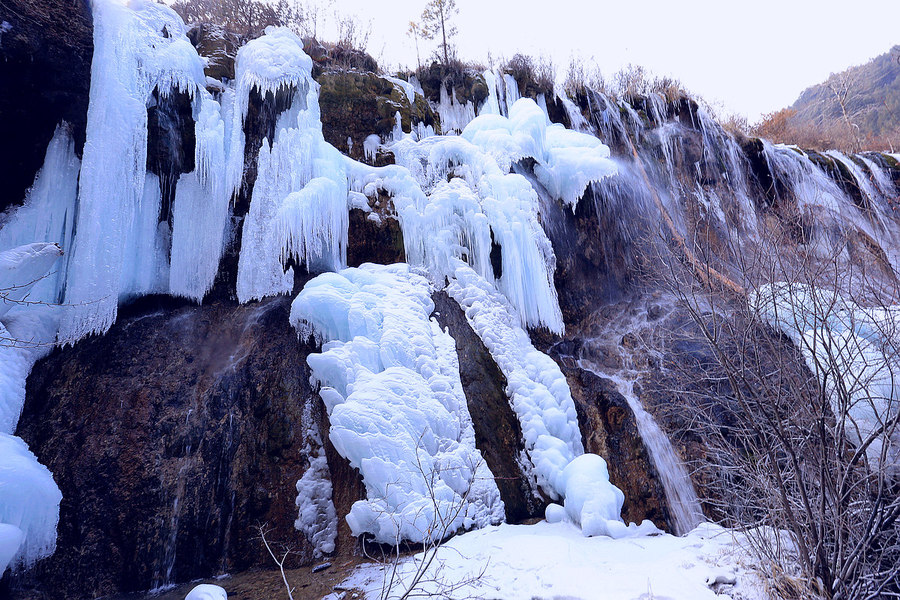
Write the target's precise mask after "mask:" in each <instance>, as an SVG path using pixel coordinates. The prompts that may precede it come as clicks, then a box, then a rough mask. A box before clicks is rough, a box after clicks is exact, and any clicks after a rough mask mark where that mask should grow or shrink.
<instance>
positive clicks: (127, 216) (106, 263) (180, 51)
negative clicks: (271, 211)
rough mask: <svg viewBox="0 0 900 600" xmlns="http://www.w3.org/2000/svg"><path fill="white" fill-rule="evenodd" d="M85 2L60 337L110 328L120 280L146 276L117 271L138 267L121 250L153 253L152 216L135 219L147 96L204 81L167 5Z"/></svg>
mask: <svg viewBox="0 0 900 600" xmlns="http://www.w3.org/2000/svg"><path fill="white" fill-rule="evenodd" d="M92 7H93V14H94V57H93V62H92V65H91V93H90V104H89V106H88V125H87V141H86V142H85V148H84V160H83V164H82V167H81V177H80V182H79V192H78V197H79V205H78V218H77V222H76V225H75V228H76V231H77V232H78V233H77V236H76V238H75V240H74V245H73V247H72V250H71V251H72V256H71V259H70V263H69V272H68V279H67V285H66V296H65V300H66V304H67V309H66V310H65V312H64V315H63V319H62V323H61V325H60V337H61V339H63V340H70V341H74V340H77V339H79V338H81V337H83V336H84V335H86V334H89V333H93V332H103V331H106V330H107V329H108V328H109V326H110V325H111V324H112V323H113V321H114V320H115V318H116V310H117V304H118V301H119V296H120V293H121V292H122V291H123V290H122V289H121V287H120V286H121V283H122V282H123V281H125V282H128V283H129V284H134V283H135V282H142V281H143V282H146V281H151V280H152V279H153V275H154V273H151V274H147V276H146V277H143V275H144V274H141V276H138V275H136V274H132V273H126V272H125V269H126V266H128V267H134V266H137V265H134V264H131V265H127V261H126V256H125V252H126V251H128V252H130V253H131V254H132V256H134V255H143V254H144V253H150V254H151V255H153V256H156V253H155V249H154V247H153V245H154V244H156V243H157V242H158V241H159V239H158V237H157V236H156V235H155V234H154V233H155V232H150V231H149V227H150V225H151V224H148V223H138V224H136V223H135V220H136V218H137V217H138V215H142V216H143V215H144V212H145V211H143V210H142V204H143V201H144V199H145V198H146V197H147V193H145V184H146V179H147V178H146V163H147V160H146V155H147V135H148V134H147V105H148V103H149V102H150V101H151V99H152V96H153V92H154V90H156V91H157V93H158V94H159V95H160V96H163V97H165V96H167V95H169V94H171V93H173V92H175V91H182V92H186V93H188V94H191V95H194V94H196V92H197V90H198V89H199V88H201V87H204V84H205V82H206V77H205V75H204V74H203V62H202V61H201V60H200V57H199V56H198V55H197V52H196V51H195V50H194V47H193V46H192V45H191V43H190V41H188V39H187V36H186V35H185V34H186V28H185V26H184V23H183V22H182V21H181V19H180V18H179V17H178V15H177V14H175V12H174V11H173V10H172V9H170V8H168V7H167V6H164V5H161V4H156V3H154V2H134V3H132V4H131V5H129V6H126V5H124V4H120V3H118V2H115V1H112V0H98V1H96V2H93V3H92ZM153 221H155V218H154V219H153ZM152 225H155V223H152ZM148 232H149V234H148ZM145 234H148V235H145ZM134 235H137V238H138V239H140V240H141V241H142V242H144V243H146V244H148V245H149V246H148V247H144V248H130V247H129V248H127V247H126V246H125V243H126V240H128V239H129V237H130V236H134ZM140 266H142V267H148V265H147V264H146V263H143V264H140ZM167 267H168V265H166V268H167ZM158 268H161V265H158V264H153V265H149V269H150V270H152V271H155V272H158Z"/></svg>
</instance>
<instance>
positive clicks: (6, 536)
mask: <svg viewBox="0 0 900 600" xmlns="http://www.w3.org/2000/svg"><path fill="white" fill-rule="evenodd" d="M61 499H62V494H60V492H59V488H57V487H56V483H54V481H53V477H52V476H51V475H50V471H48V470H47V467H45V466H43V465H41V464H39V463H38V461H37V459H36V458H35V456H34V454H32V453H31V452H30V451H29V450H28V446H26V445H25V442H23V441H22V440H21V439H19V438H17V437H15V436H12V435H7V434H6V433H0V524H6V525H11V526H13V527H16V528H18V529H19V530H20V531H21V533H22V534H23V537H24V539H23V540H22V541H21V542H20V546H19V548H18V551H17V553H16V554H14V557H13V559H12V566H13V568H17V567H18V566H24V567H26V568H27V567H30V566H31V565H32V564H34V562H35V561H37V560H38V559H40V558H43V557H45V556H49V555H50V554H52V553H53V550H54V549H55V548H56V523H57V522H58V521H59V502H60V500H61ZM4 531H5V533H4ZM12 533H14V532H12ZM0 535H3V537H2V538H0V545H5V547H6V549H7V550H8V549H9V547H10V546H11V545H12V542H11V539H12V537H13V536H12V534H11V530H10V529H9V528H8V527H7V528H4V529H3V530H0ZM3 550H4V548H2V547H0V553H3Z"/></svg>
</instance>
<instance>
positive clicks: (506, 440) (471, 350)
mask: <svg viewBox="0 0 900 600" xmlns="http://www.w3.org/2000/svg"><path fill="white" fill-rule="evenodd" d="M432 299H433V300H434V307H435V315H434V316H435V318H436V319H437V321H438V323H440V325H441V327H445V328H447V329H448V331H449V332H450V335H451V336H453V339H454V340H456V352H457V354H458V355H459V375H460V380H461V381H462V386H463V391H464V392H465V394H466V401H467V402H468V405H469V414H470V415H471V416H472V425H473V426H474V428H475V445H476V447H477V448H478V449H479V450H480V451H481V455H482V456H483V457H484V460H485V462H486V463H487V465H488V467H489V468H490V469H491V473H493V474H494V477H495V478H496V482H497V488H498V489H499V490H500V497H501V498H502V499H503V504H504V505H505V508H506V519H507V521H509V522H510V523H519V522H522V521H524V520H525V519H528V518H530V517H542V516H543V512H544V508H545V507H546V500H545V499H543V498H542V497H541V494H540V492H539V491H538V490H537V488H536V486H535V485H534V483H533V482H532V481H531V480H530V479H529V478H528V477H527V475H526V474H525V473H523V471H522V466H521V462H520V461H521V460H522V458H521V457H524V451H525V445H524V443H523V441H522V429H521V427H520V426H519V421H518V419H517V418H516V415H515V413H514V412H513V410H512V408H511V407H510V405H509V398H508V397H507V395H506V378H505V377H504V376H503V373H502V372H501V371H500V368H499V367H498V366H497V363H495V362H494V359H493V358H492V357H491V354H490V352H488V349H487V348H486V347H485V345H484V343H483V342H482V341H481V339H480V338H479V337H478V334H476V333H475V331H474V330H473V329H472V327H471V326H470V325H469V323H468V321H466V315H465V314H464V313H463V311H462V309H461V308H460V307H459V305H458V304H457V303H456V301H455V300H453V299H452V298H450V297H449V296H448V295H447V294H446V293H445V292H436V293H435V294H433V295H432ZM526 460H527V459H526Z"/></svg>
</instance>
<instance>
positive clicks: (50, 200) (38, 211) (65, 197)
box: [0, 124, 81, 315]
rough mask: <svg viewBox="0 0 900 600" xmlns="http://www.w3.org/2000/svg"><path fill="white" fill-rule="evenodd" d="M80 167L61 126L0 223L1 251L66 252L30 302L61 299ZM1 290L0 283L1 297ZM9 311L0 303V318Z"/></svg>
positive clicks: (32, 291) (31, 294)
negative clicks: (52, 247)
mask: <svg viewBox="0 0 900 600" xmlns="http://www.w3.org/2000/svg"><path fill="white" fill-rule="evenodd" d="M80 167H81V161H79V160H78V158H77V157H76V156H75V142H74V141H73V140H72V135H71V132H70V131H69V127H68V126H67V125H65V124H62V125H60V126H59V127H57V129H56V132H55V133H54V134H53V138H52V139H51V140H50V144H49V145H48V146H47V152H46V154H45V156H44V165H43V167H42V168H41V170H40V172H39V173H38V174H37V176H36V177H35V180H34V185H33V186H32V187H31V189H30V190H29V191H28V194H27V195H26V196H25V202H24V203H23V204H22V206H20V207H18V208H17V209H15V210H14V211H11V212H10V213H9V214H8V216H7V219H6V222H5V223H4V222H2V220H0V252H4V251H6V250H12V249H13V248H17V247H21V246H26V245H28V244H32V243H35V242H51V243H55V244H58V245H59V247H60V248H62V249H63V250H64V251H65V256H64V258H63V259H62V260H60V261H59V262H57V263H56V264H55V265H54V269H53V270H54V272H53V273H50V274H48V275H47V276H46V277H43V278H41V279H40V281H36V282H35V283H34V285H33V286H32V287H31V289H30V290H29V291H28V298H29V300H30V301H34V302H46V303H57V302H59V301H60V299H61V294H62V287H63V284H64V283H65V275H66V264H67V262H68V257H69V252H68V249H70V248H71V247H72V236H73V225H74V219H75V199H76V196H77V191H78V171H79V169H80ZM0 277H2V275H0ZM3 290H4V285H3V284H2V283H0V296H2V295H3V293H4V292H3ZM9 308H11V305H9V304H5V303H3V302H2V301H0V315H2V314H4V313H5V312H6V311H7V310H9Z"/></svg>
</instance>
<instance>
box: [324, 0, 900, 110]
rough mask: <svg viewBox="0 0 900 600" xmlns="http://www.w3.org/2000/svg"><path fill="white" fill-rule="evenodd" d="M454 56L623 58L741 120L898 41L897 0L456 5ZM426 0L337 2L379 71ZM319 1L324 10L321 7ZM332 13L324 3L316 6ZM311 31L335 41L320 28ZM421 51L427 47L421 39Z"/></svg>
mask: <svg viewBox="0 0 900 600" xmlns="http://www.w3.org/2000/svg"><path fill="white" fill-rule="evenodd" d="M456 2H457V6H458V7H459V15H458V16H457V17H456V19H455V22H456V25H457V27H458V29H459V35H458V36H457V37H456V40H455V42H456V44H457V46H458V48H459V56H460V58H462V59H463V60H476V61H479V62H482V63H485V64H487V62H488V61H487V57H488V52H490V53H491V54H492V55H493V56H494V57H495V63H496V57H500V56H502V57H505V58H509V57H511V56H512V55H513V54H515V53H516V52H521V53H523V54H531V55H533V56H539V55H543V56H548V57H550V58H551V59H552V60H553V63H554V64H555V65H556V67H557V73H558V75H557V77H558V78H561V77H562V76H564V75H565V71H566V68H567V66H568V64H569V62H570V59H571V57H572V56H580V57H582V58H583V59H586V60H591V59H593V61H595V62H596V64H597V65H599V67H600V69H601V71H602V72H603V74H604V75H605V76H607V77H609V76H610V75H612V74H613V73H614V72H615V71H617V70H618V69H620V68H621V67H623V66H625V65H627V64H629V63H632V64H640V65H643V66H644V67H647V68H648V69H650V70H651V71H652V72H653V73H654V74H656V75H670V76H673V77H676V78H678V79H680V80H681V81H682V83H683V84H684V85H685V87H687V88H688V89H689V90H691V91H692V92H694V93H697V94H700V95H701V96H703V97H704V98H706V99H707V101H709V102H711V103H713V104H714V105H716V104H718V105H720V106H722V107H724V109H725V111H726V112H734V113H738V114H743V115H745V116H747V117H748V118H749V119H750V121H751V122H754V121H756V120H758V118H759V116H760V115H761V114H763V113H766V112H770V111H773V110H777V109H780V108H784V107H786V106H788V105H790V104H791V103H793V101H794V100H795V99H796V98H797V96H798V95H799V94H800V92H801V91H802V90H803V89H804V88H806V87H808V86H809V85H812V84H815V83H819V82H821V81H823V80H824V79H825V78H827V77H828V75H829V73H831V72H834V71H841V70H843V69H845V68H847V67H848V66H851V65H855V64H861V63H864V62H866V61H867V60H868V59H870V58H873V57H875V56H877V55H879V54H882V53H884V52H887V51H888V50H889V49H890V48H891V46H893V45H894V44H898V43H900V2H898V1H897V0H855V2H850V1H844V2H836V1H835V0H817V1H813V0H749V1H741V2H734V1H732V0H670V1H665V2H663V1H661V0H586V1H585V0H581V1H578V0H544V1H542V2H534V1H531V0H522V1H518V2H512V1H507V2H500V1H496V0H456ZM425 4H426V0H393V1H378V0H335V1H334V3H333V4H332V6H333V7H334V8H336V9H338V10H339V11H341V12H343V13H346V14H353V15H356V16H357V17H358V18H359V19H360V20H361V21H363V22H368V21H369V20H370V19H371V22H372V35H371V37H370V39H369V46H368V50H369V52H370V53H371V54H372V55H373V56H375V57H376V58H377V59H379V62H380V63H381V64H382V65H383V66H388V67H389V68H391V69H396V68H397V67H398V66H400V65H405V66H409V67H415V63H416V53H415V47H414V45H413V42H412V40H411V39H410V38H409V37H408V36H407V35H406V28H407V25H408V23H409V21H410V20H418V17H419V15H420V14H421V12H422V9H423V8H424V6H425ZM320 5H322V6H324V3H323V2H320ZM322 12H323V13H327V14H329V15H330V13H331V12H332V10H331V8H327V9H326V8H323V9H322ZM319 37H320V38H322V39H329V38H333V37H334V34H333V33H331V30H330V27H329V24H328V23H327V22H326V23H325V24H324V25H323V26H320V28H319ZM424 47H427V48H428V50H423V58H424V57H425V56H426V55H427V54H428V53H429V50H430V49H431V48H433V47H434V45H433V43H432V42H425V44H424Z"/></svg>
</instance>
